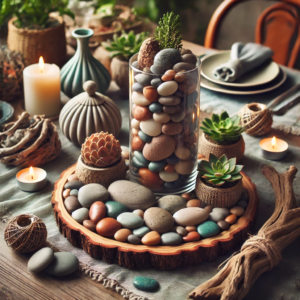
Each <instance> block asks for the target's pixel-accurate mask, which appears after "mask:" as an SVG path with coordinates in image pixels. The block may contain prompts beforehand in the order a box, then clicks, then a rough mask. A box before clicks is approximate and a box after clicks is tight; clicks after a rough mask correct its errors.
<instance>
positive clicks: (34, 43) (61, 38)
mask: <svg viewBox="0 0 300 300" xmlns="http://www.w3.org/2000/svg"><path fill="white" fill-rule="evenodd" d="M56 19H57V20H58V22H59V25H57V26H54V27H49V28H45V29H41V30H38V29H27V28H17V27H16V26H15V25H14V21H15V20H16V18H12V19H11V20H9V22H8V36H7V45H8V49H9V50H11V51H18V52H21V53H22V54H23V56H24V58H25V60H26V62H27V64H28V65H31V64H34V63H38V61H39V57H40V56H43V58H44V61H45V62H46V63H50V64H56V65H58V66H62V65H63V64H64V63H65V60H66V54H67V51H66V35H65V25H64V21H63V19H62V17H60V16H58V17H56Z"/></svg>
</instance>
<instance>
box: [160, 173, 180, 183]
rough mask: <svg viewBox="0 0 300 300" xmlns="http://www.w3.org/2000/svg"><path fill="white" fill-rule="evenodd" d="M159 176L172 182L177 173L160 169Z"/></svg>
mask: <svg viewBox="0 0 300 300" xmlns="http://www.w3.org/2000/svg"><path fill="white" fill-rule="evenodd" d="M159 177H160V178H161V179H162V180H163V181H165V182H172V181H175V180H177V179H178V177H179V174H178V173H176V172H171V173H168V172H166V171H160V172H159Z"/></svg>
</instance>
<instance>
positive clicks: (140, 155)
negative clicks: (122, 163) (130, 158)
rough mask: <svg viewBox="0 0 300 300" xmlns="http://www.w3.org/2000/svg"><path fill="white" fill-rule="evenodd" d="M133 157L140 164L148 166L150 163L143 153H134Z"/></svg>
mask: <svg viewBox="0 0 300 300" xmlns="http://www.w3.org/2000/svg"><path fill="white" fill-rule="evenodd" d="M133 155H134V157H135V158H136V159H137V160H138V161H139V162H140V163H142V164H144V165H147V166H148V164H149V162H150V161H149V160H147V159H146V158H145V157H144V155H143V153H142V152H141V151H134V152H133Z"/></svg>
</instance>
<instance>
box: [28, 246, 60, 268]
mask: <svg viewBox="0 0 300 300" xmlns="http://www.w3.org/2000/svg"><path fill="white" fill-rule="evenodd" d="M53 258H54V252H53V250H52V249H51V248H49V247H45V248H42V249H40V250H39V251H37V252H35V253H34V254H33V255H32V256H31V257H30V259H29V261H28V269H29V271H30V272H34V273H37V272H40V271H42V270H44V269H45V268H46V267H47V266H48V265H49V264H50V263H51V262H52V260H53Z"/></svg>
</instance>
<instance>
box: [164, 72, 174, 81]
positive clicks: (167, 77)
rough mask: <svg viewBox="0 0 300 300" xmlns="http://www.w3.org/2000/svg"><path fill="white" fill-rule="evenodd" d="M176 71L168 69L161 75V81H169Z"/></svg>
mask: <svg viewBox="0 0 300 300" xmlns="http://www.w3.org/2000/svg"><path fill="white" fill-rule="evenodd" d="M175 74H176V72H175V71H174V70H168V71H166V72H165V74H164V75H163V76H162V77H161V80H162V81H171V80H173V78H174V76H175Z"/></svg>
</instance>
